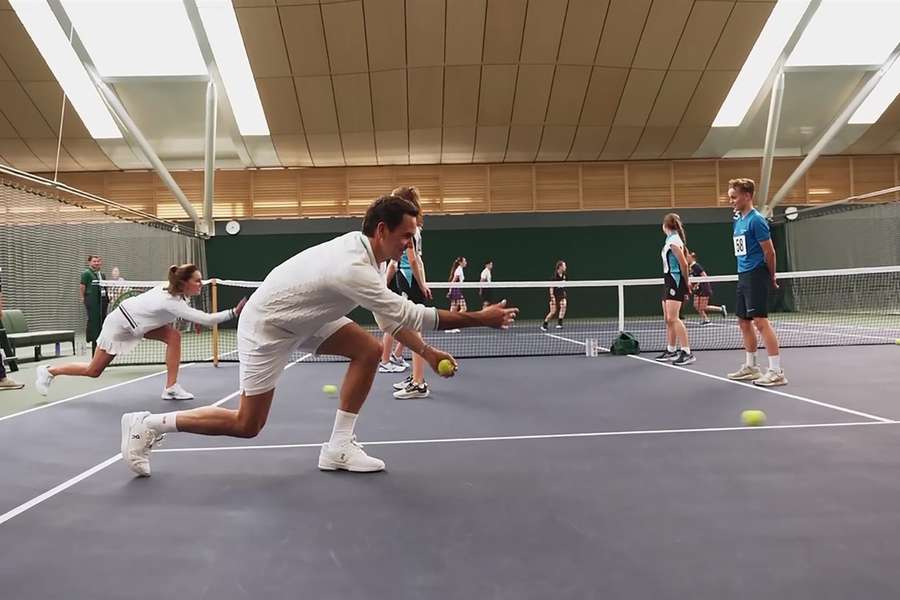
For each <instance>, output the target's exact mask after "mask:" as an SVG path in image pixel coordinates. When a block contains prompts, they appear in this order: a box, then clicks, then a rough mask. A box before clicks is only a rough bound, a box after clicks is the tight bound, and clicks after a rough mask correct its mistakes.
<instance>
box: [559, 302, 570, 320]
mask: <svg viewBox="0 0 900 600" xmlns="http://www.w3.org/2000/svg"><path fill="white" fill-rule="evenodd" d="M567 308H569V299H568V298H563V299H562V300H560V301H559V318H560V320H562V319H565V318H566V309H567Z"/></svg>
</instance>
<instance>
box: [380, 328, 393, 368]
mask: <svg viewBox="0 0 900 600" xmlns="http://www.w3.org/2000/svg"><path fill="white" fill-rule="evenodd" d="M381 347H382V350H381V363H382V364H385V363H387V362H388V361H390V360H391V348H393V347H394V336H392V335H391V334H389V333H385V334H384V335H383V336H382V338H381Z"/></svg>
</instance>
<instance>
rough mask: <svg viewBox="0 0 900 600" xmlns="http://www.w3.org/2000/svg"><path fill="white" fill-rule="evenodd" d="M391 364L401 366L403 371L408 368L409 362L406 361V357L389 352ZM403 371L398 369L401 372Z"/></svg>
mask: <svg viewBox="0 0 900 600" xmlns="http://www.w3.org/2000/svg"><path fill="white" fill-rule="evenodd" d="M390 361H391V364H394V365H397V366H398V367H402V368H403V371H405V370H406V369H408V368H409V363H408V362H406V359H405V358H403V357H402V356H397V355H396V354H391V358H390ZM403 371H398V372H400V373H402V372H403Z"/></svg>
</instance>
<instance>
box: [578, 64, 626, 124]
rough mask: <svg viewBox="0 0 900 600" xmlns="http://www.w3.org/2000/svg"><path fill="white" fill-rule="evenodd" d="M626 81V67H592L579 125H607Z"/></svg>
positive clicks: (614, 113)
mask: <svg viewBox="0 0 900 600" xmlns="http://www.w3.org/2000/svg"><path fill="white" fill-rule="evenodd" d="M626 81H628V69H613V68H608V67H594V69H593V73H592V75H591V81H590V83H589V84H588V91H587V96H586V97H585V100H584V107H583V108H582V111H581V123H580V124H581V125H588V126H603V127H606V126H609V125H611V124H612V122H613V119H614V118H615V116H616V109H618V107H619V99H620V98H621V97H622V92H623V91H624V90H625V82H626Z"/></svg>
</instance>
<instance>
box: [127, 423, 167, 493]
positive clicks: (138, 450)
mask: <svg viewBox="0 0 900 600" xmlns="http://www.w3.org/2000/svg"><path fill="white" fill-rule="evenodd" d="M148 416H150V413H149V412H147V411H144V412H136V413H125V414H124V415H122V460H124V461H125V464H126V465H127V466H128V468H129V469H131V470H132V471H133V472H134V473H136V474H137V475H138V476H140V477H150V449H151V448H153V446H155V445H157V444H159V443H160V442H162V441H163V439H165V437H166V434H164V433H159V432H157V431H155V430H153V429H150V428H149V427H147V425H146V424H145V423H144V419H145V418H146V417H148Z"/></svg>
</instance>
